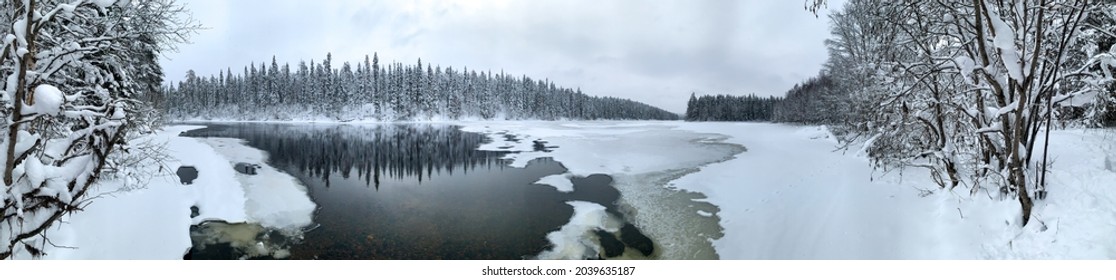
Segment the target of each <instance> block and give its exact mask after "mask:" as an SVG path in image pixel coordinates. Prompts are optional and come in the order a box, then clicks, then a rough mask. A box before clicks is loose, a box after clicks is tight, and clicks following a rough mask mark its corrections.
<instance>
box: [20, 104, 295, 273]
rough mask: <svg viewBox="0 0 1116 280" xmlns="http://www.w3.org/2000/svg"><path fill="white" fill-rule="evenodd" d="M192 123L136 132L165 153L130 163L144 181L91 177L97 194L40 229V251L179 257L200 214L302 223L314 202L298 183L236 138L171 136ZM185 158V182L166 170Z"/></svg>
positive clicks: (289, 225) (52, 255)
mask: <svg viewBox="0 0 1116 280" xmlns="http://www.w3.org/2000/svg"><path fill="white" fill-rule="evenodd" d="M198 128H201V127H200V126H173V127H168V128H167V129H165V130H164V131H161V132H159V133H157V134H155V135H152V136H148V137H145V138H141V139H140V140H139V141H151V143H153V144H157V145H158V144H162V145H165V147H166V148H167V152H168V153H169V155H170V157H171V160H170V161H169V162H166V163H165V166H161V167H160V166H158V165H154V164H151V163H148V164H146V165H142V166H139V167H137V168H141V169H142V170H141V172H145V173H148V174H154V175H153V176H152V177H151V178H150V180H149V181H148V182H146V184H144V182H133V183H126V182H125V180H123V179H114V178H112V177H106V178H104V179H103V180H102V181H100V182H98V183H97V184H96V189H94V190H92V191H95V193H93V196H96V195H98V194H100V195H101V196H100V197H98V198H96V199H94V200H92V203H91V204H90V205H89V206H87V207H85V209H84V210H83V211H79V212H76V213H74V214H73V215H71V216H68V217H66V218H64V219H63V221H64V223H61V224H59V225H58V226H55V227H54V228H52V229H51V230H50V231H48V232H47V236H48V237H49V238H50V241H51V242H52V243H53V244H54V245H56V246H47V251H46V253H47V255H46V256H45V258H47V259H118V260H133V259H181V258H182V257H183V255H184V254H185V253H186V252H187V251H188V250H189V248H190V246H191V240H190V236H189V229H190V226H191V225H194V224H198V223H201V222H203V221H207V220H221V221H226V222H230V223H237V222H249V223H259V224H261V225H263V226H265V227H270V228H275V229H298V228H301V227H303V226H307V225H309V223H310V217H311V215H312V213H313V210H314V208H315V205H314V204H313V202H311V201H310V198H309V196H308V195H307V194H306V189H305V187H304V186H302V185H301V184H300V183H299V182H298V181H297V180H295V179H294V178H293V177H291V176H290V175H287V174H284V173H282V172H280V171H277V170H275V169H274V168H271V167H269V166H266V165H263V164H262V163H263V162H264V160H265V159H266V155H265V154H263V153H262V152H260V151H259V150H256V149H252V148H250V147H247V146H245V145H243V143H241V142H240V141H239V140H236V139H195V138H188V137H180V136H178V134H179V133H181V132H183V131H188V130H192V129H198ZM133 145H135V144H133ZM240 161H247V162H256V163H261V167H262V168H261V169H260V170H259V175H255V176H248V175H244V174H240V173H237V172H236V171H234V170H233V164H234V163H235V162H240ZM186 165H189V166H194V167H195V168H197V170H198V178H197V179H195V180H194V181H193V183H192V184H189V185H184V184H182V183H181V182H180V180H179V178H178V177H177V176H175V175H174V173H173V172H174V170H176V169H177V168H178V167H179V166H186ZM132 186H139V187H135V188H131V187H132ZM191 206H197V207H198V210H199V211H198V214H199V215H198V216H197V217H194V218H191V217H190V215H191V213H190V212H191V211H190V207H191ZM23 257H26V256H23Z"/></svg>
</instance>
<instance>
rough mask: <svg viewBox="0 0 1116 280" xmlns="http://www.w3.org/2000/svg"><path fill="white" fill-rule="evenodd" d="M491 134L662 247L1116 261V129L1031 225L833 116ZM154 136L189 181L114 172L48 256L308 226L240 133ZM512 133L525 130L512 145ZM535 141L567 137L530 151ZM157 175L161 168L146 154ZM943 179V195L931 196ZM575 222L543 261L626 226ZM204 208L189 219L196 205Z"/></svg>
mask: <svg viewBox="0 0 1116 280" xmlns="http://www.w3.org/2000/svg"><path fill="white" fill-rule="evenodd" d="M451 123H453V124H458V125H462V126H463V129H464V130H466V131H473V132H480V133H486V134H488V135H490V136H492V138H493V140H494V141H493V142H491V143H488V144H486V145H484V146H482V147H481V149H486V150H509V151H520V153H514V154H509V155H508V157H510V158H512V159H513V163H512V165H514V166H523V165H525V164H526V163H527V162H528V161H529V160H531V159H535V158H539V157H553V158H554V159H555V160H557V161H560V162H561V163H562V164H563V165H564V166H566V167H567V168H568V169H569V172H568V173H566V174H560V175H554V176H549V177H545V178H543V179H541V180H540V181H539V184H546V185H552V186H554V187H555V188H557V189H559V190H566V191H568V190H569V188H570V187H571V185H570V181H569V178H571V177H573V176H587V175H590V174H595V173H601V174H607V175H610V176H612V177H613V178H614V180H615V181H614V184H615V186H616V188H617V189H618V190H620V191H621V193H622V197H621V200H620V204H621V205H619V206H620V209H621V211H622V212H624V213H625V215H626V218H627V219H628V220H630V221H631V222H632V223H633V224H635V225H637V226H638V227H639V228H640V229H641V230H643V231H644V233H645V234H647V235H648V236H649V237H651V238H653V239H654V240H655V241H656V242H657V251H658V253H656V254H657V256H658V257H659V258H663V259H711V258H721V259H986V258H991V259H1013V258H1022V259H1112V258H1116V239H1113V238H1112V236H1114V234H1116V186H1114V185H1113V183H1112V182H1116V136H1114V135H1116V132H1113V131H1110V130H1063V131H1055V132H1053V133H1052V135H1051V139H1052V144H1051V151H1050V152H1051V154H1050V155H1051V159H1052V161H1053V162H1054V169H1053V170H1052V173H1051V174H1050V177H1049V178H1048V180H1049V181H1050V187H1049V188H1048V190H1049V191H1050V193H1049V196H1048V198H1047V199H1046V200H1041V201H1038V202H1037V204H1036V211H1035V216H1034V217H1035V218H1034V219H1033V220H1032V221H1033V222H1032V223H1030V224H1029V225H1028V226H1026V227H1020V226H1019V222H1020V221H1019V218H1018V215H1019V207H1018V205H1017V203H1016V202H1015V201H1010V200H1009V201H1000V200H996V199H990V198H989V197H987V196H985V195H983V194H981V195H978V196H975V197H974V196H970V195H969V194H968V191H967V190H963V189H961V188H959V189H958V190H957V191H955V192H949V191H942V190H938V189H937V187H936V186H935V185H934V184H933V183H931V181H930V180H929V178H928V175H927V174H926V172H925V171H923V170H906V171H904V172H899V171H893V172H889V173H881V172H878V171H874V170H873V169H872V168H871V167H869V165H868V161H867V159H866V158H865V157H864V155H862V154H859V153H857V149H856V147H853V148H851V149H849V150H847V151H844V150H837V149H836V141H835V140H834V137H833V136H832V135H830V134H829V133H828V131H826V130H825V129H824V128H822V127H811V126H789V125H778V124H760V123H686V122H529V121H528V122H451ZM195 128H197V127H186V126H180V127H171V128H168V129H167V130H166V131H164V132H161V133H159V134H158V135H155V136H153V137H150V138H149V139H148V140H149V141H155V142H157V143H166V145H167V147H168V149H169V151H170V154H171V156H172V157H173V158H174V160H172V162H168V163H167V166H166V167H168V168H169V169H170V170H173V169H175V168H177V167H178V166H180V165H193V166H195V167H197V169H198V170H199V171H200V175H199V177H198V179H197V180H195V181H194V184H192V185H182V184H180V183H179V181H178V178H177V177H175V176H174V175H172V174H171V173H169V172H164V173H162V174H159V175H157V176H155V177H153V178H151V180H150V182H149V183H147V184H146V186H145V187H141V188H129V187H127V186H136V185H138V184H137V183H132V184H125V182H124V181H122V180H113V179H109V180H105V181H102V182H100V183H98V185H97V186H98V189H97V190H98V191H99V193H100V194H103V196H102V197H100V198H97V199H96V200H94V202H93V203H92V204H91V205H89V206H88V207H86V208H85V210H84V211H81V212H78V213H75V214H73V215H72V216H69V217H67V218H66V219H65V223H62V224H60V225H59V226H57V227H55V228H54V229H52V230H51V231H50V232H48V236H49V237H50V241H51V242H52V243H53V244H55V245H57V246H48V251H47V253H48V255H47V256H46V258H51V259H178V258H181V257H182V255H183V253H184V252H185V251H186V250H187V248H189V246H190V244H191V243H190V242H191V241H190V239H189V236H188V229H189V227H190V225H192V224H197V223H199V222H202V221H204V220H207V219H220V220H225V221H229V222H253V223H259V224H262V225H265V226H268V227H272V228H277V229H283V228H286V229H298V228H301V227H303V226H306V225H308V224H310V223H311V221H310V217H311V213H312V212H313V209H314V208H315V205H314V204H313V203H312V202H310V200H309V198H308V196H307V195H306V190H305V187H304V186H301V185H300V184H299V183H298V182H297V180H294V179H293V178H292V177H290V176H289V175H287V174H284V173H282V172H279V171H277V170H275V169H274V168H271V167H268V166H266V165H265V166H262V168H261V170H260V171H259V172H260V174H259V175H254V176H249V175H243V174H239V173H236V172H235V171H234V170H233V169H232V166H233V164H234V163H236V162H241V161H246V162H258V163H263V162H264V160H265V157H266V155H265V154H264V153H262V152H260V151H258V150H255V149H252V148H249V147H247V146H244V144H243V143H242V142H241V141H240V140H235V139H194V138H185V137H178V136H177V135H178V133H179V132H181V131H185V130H189V129H195ZM502 134H514V135H518V137H519V138H520V139H522V141H520V142H518V143H516V142H509V141H506V138H505V137H502ZM533 140H543V141H546V144H545V145H547V146H558V148H555V149H553V151H550V152H545V151H534V150H535V147H534V143H533ZM145 168H148V169H149V170H148V171H149V172H152V173H155V172H156V171H158V167H157V166H154V165H151V166H146V167H145ZM927 191H931V192H927ZM570 204H571V205H573V206H575V214H574V216H573V217H571V223H570V224H569V225H567V226H564V227H562V228H561V229H560V230H557V231H555V232H553V233H552V234H550V235H548V238H549V239H550V240H551V241H552V242H554V243H555V244H557V245H558V246H556V250H552V251H548V252H546V253H545V254H543V255H542V256H540V257H543V258H577V257H580V256H583V255H584V254H585V253H586V250H590V251H591V250H595V249H594V248H591V247H592V245H586V242H584V241H586V240H588V239H591V238H593V237H592V234H591V233H590V232H589V231H590V230H591V229H593V228H596V227H601V228H605V229H608V230H615V228H616V227H617V224H616V222H617V221H616V220H614V219H611V218H609V217H608V216H607V214H606V213H605V212H604V211H603V209H604V208H603V207H602V206H600V205H593V204H592V203H589V202H581V201H578V202H571V203H570ZM193 205H197V206H199V208H200V211H199V212H200V213H199V214H200V216H198V217H196V218H193V219H191V218H190V209H189V208H190V206H193Z"/></svg>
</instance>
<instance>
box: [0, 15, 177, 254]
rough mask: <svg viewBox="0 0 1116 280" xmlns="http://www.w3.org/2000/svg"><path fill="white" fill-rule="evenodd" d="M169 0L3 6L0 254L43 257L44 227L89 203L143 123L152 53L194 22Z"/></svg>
mask: <svg viewBox="0 0 1116 280" xmlns="http://www.w3.org/2000/svg"><path fill="white" fill-rule="evenodd" d="M183 11H184V10H183V9H181V7H179V6H177V5H175V4H174V3H173V2H172V1H170V0H150V1H119V2H118V1H111V0H104V1H84V0H78V1H52V0H24V1H11V2H6V3H5V4H4V5H2V6H0V14H2V15H0V19H2V21H3V22H5V23H8V24H9V25H8V27H9V29H7V30H5V35H4V40H3V42H2V44H3V46H2V47H0V49H2V52H0V75H3V76H4V77H6V79H3V80H2V83H3V85H4V86H3V89H4V90H3V91H2V92H0V104H2V107H0V114H3V122H4V124H5V126H6V127H7V128H8V129H5V130H3V132H2V134H0V135H2V136H0V137H2V141H3V147H4V152H3V155H4V156H3V157H4V163H3V170H4V174H3V182H4V188H3V192H2V193H0V200H2V201H3V203H2V205H0V206H2V208H0V243H2V245H0V259H6V258H9V257H11V256H12V255H13V254H27V255H30V256H39V255H41V254H42V253H43V248H44V247H45V246H48V245H47V244H48V243H49V242H48V238H49V236H46V235H45V232H46V230H47V229H48V228H49V227H51V226H52V225H54V224H55V223H56V222H58V219H59V218H61V217H62V216H64V215H66V214H68V213H71V212H73V211H78V210H81V209H82V207H84V206H85V205H87V204H88V202H89V199H90V198H88V197H86V196H85V194H86V192H87V190H89V187H90V186H91V185H92V184H93V183H94V182H95V181H96V180H97V178H98V177H100V176H102V174H101V173H102V171H103V169H104V167H105V166H106V164H108V163H109V162H110V160H111V157H112V156H113V155H114V154H116V153H120V152H126V151H127V149H128V146H127V140H128V133H129V131H131V130H137V128H141V127H143V126H144V124H143V123H140V121H149V120H142V119H139V117H140V116H141V114H138V113H137V111H136V110H137V109H139V108H142V107H143V106H144V104H142V102H140V101H139V100H138V99H137V97H138V96H141V95H145V94H153V93H152V92H151V91H153V90H155V87H154V85H153V83H156V82H158V81H159V78H158V77H157V76H158V74H159V72H158V70H157V69H158V66H157V65H154V63H155V59H154V56H155V55H157V54H158V53H160V52H162V51H164V50H166V49H167V47H170V46H173V44H174V43H178V42H182V41H183V39H184V38H185V37H184V36H185V35H187V34H189V33H190V32H192V31H193V30H194V29H195V28H196V26H194V25H192V24H191V22H190V21H188V20H186V21H184V20H183V19H186V18H187V17H185V16H184V15H182V12H183Z"/></svg>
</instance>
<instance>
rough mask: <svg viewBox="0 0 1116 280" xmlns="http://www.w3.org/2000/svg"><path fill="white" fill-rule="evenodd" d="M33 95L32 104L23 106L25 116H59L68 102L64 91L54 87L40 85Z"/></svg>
mask: <svg viewBox="0 0 1116 280" xmlns="http://www.w3.org/2000/svg"><path fill="white" fill-rule="evenodd" d="M32 95H33V97H32V99H31V100H32V103H31V104H26V103H24V104H23V110H22V111H23V114H24V115H30V114H44V115H57V114H58V113H60V112H62V104H63V103H65V102H66V96H65V95H63V94H62V91H61V90H59V89H58V88H56V87H54V86H52V85H47V84H42V85H38V86H36V87H35V90H34V91H33V93H32Z"/></svg>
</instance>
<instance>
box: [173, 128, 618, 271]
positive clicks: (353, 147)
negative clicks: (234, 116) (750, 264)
mask: <svg viewBox="0 0 1116 280" xmlns="http://www.w3.org/2000/svg"><path fill="white" fill-rule="evenodd" d="M186 135H187V136H192V137H227V138H239V139H245V140H247V141H248V145H250V146H252V147H255V148H257V149H261V150H263V151H265V152H267V153H268V154H269V162H267V164H269V165H272V166H274V167H276V168H278V169H281V170H283V171H286V172H288V173H290V174H292V175H294V176H295V177H297V178H298V179H299V180H301V181H302V182H303V183H304V184H305V185H306V186H307V187H308V191H309V194H310V197H311V199H312V200H313V201H314V202H315V203H316V204H317V205H318V206H319V209H318V210H317V211H316V213H315V215H314V222H315V223H316V224H317V225H316V226H314V227H311V228H308V231H307V232H305V233H304V234H303V236H302V238H301V240H296V241H289V242H287V243H290V244H289V245H285V246H289V252H290V254H289V256H286V254H284V256H282V257H289V258H292V259H529V258H532V257H533V256H535V255H536V254H538V253H540V252H542V251H543V250H545V249H548V246H550V242H549V241H548V240H547V239H546V235H547V233H550V232H552V231H555V230H557V229H559V228H560V227H561V226H562V225H564V224H566V223H567V222H569V219H570V217H571V215H572V214H573V208H572V207H571V206H570V205H568V204H566V202H567V201H571V200H583V201H590V202H595V203H598V204H601V205H604V206H606V207H608V208H609V212H610V213H612V214H613V215H616V216H617V217H622V215H621V214H620V213H619V212H617V211H616V210H615V202H616V200H617V199H618V198H619V195H620V193H619V192H618V191H617V190H616V189H615V188H613V187H612V179H611V178H610V177H608V176H605V175H594V176H589V177H586V178H574V179H573V180H572V181H573V182H574V188H575V191H574V192H572V193H562V192H558V191H557V190H555V189H554V188H553V187H550V186H542V185H535V184H532V183H533V182H535V181H537V180H538V179H539V178H542V177H544V176H548V175H553V174H561V173H564V172H565V171H566V169H565V168H564V167H563V166H562V165H561V163H559V162H556V161H553V160H551V159H549V158H542V159H536V160H534V161H531V162H530V163H529V164H528V165H527V166H526V167H525V168H512V167H508V166H507V163H508V162H506V161H505V160H502V159H500V158H501V157H503V156H504V155H505V153H504V152H490V151H478V150H476V148H477V147H478V146H479V145H480V144H482V143H484V142H486V141H488V140H487V139H486V137H485V136H483V135H481V134H475V133H467V132H462V131H460V130H459V129H458V128H457V127H453V126H446V125H431V124H387V125H309V124H222V125H210V126H209V128H206V129H201V130H195V131H191V132H188V133H187V134H186ZM260 232H266V231H260ZM264 235H266V234H264V233H261V237H260V238H268V239H272V238H274V235H267V236H264ZM602 240H605V239H602ZM198 247H199V246H195V249H194V252H193V257H194V258H237V257H240V256H237V254H243V252H238V251H237V250H234V249H230V248H229V247H228V246H208V247H207V248H205V249H199V248H198Z"/></svg>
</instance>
